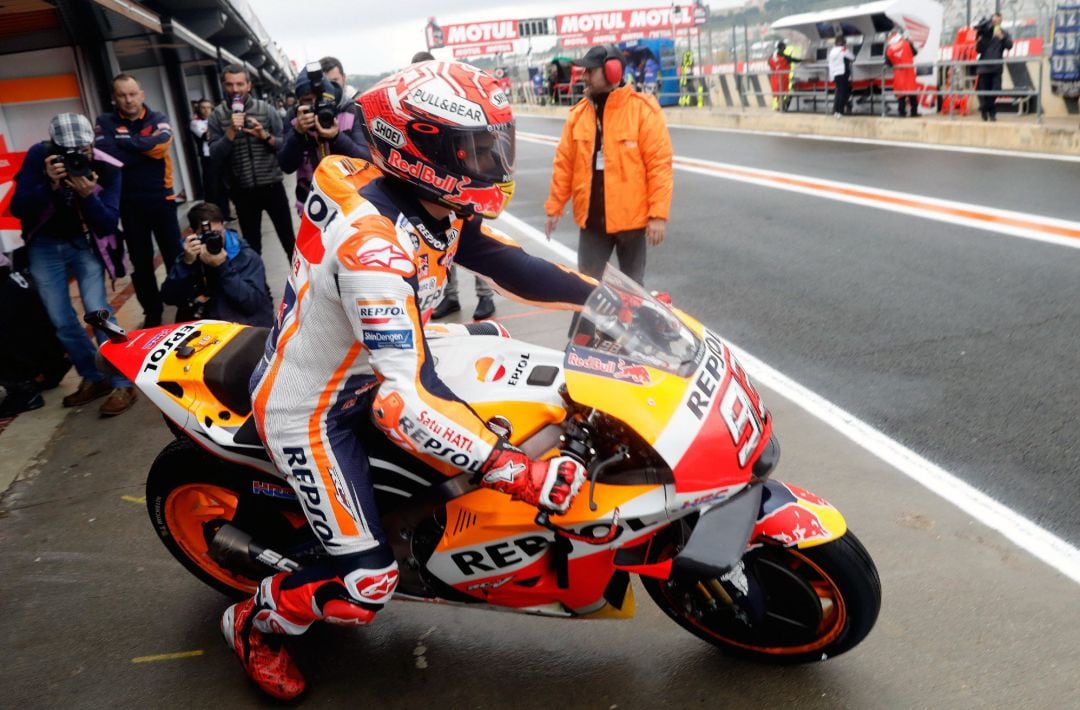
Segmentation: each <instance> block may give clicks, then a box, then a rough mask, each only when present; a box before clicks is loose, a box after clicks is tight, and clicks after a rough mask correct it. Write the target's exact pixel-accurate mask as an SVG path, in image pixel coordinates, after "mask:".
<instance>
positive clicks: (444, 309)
mask: <svg viewBox="0 0 1080 710" xmlns="http://www.w3.org/2000/svg"><path fill="white" fill-rule="evenodd" d="M460 310H461V304H460V303H458V302H457V300H455V299H451V298H444V299H443V300H442V303H440V304H439V305H438V306H436V307H435V310H434V311H432V312H431V317H432V319H434V320H438V319H440V318H445V317H446V316H448V315H450V314H451V313H457V312H458V311H460Z"/></svg>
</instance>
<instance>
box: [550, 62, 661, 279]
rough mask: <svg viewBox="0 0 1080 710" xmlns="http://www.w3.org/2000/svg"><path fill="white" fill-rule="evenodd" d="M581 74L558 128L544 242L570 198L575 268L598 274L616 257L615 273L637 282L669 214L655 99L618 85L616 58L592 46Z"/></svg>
mask: <svg viewBox="0 0 1080 710" xmlns="http://www.w3.org/2000/svg"><path fill="white" fill-rule="evenodd" d="M576 64H577V65H578V66H581V67H584V68H585V85H586V89H585V98H584V99H582V100H581V101H579V102H578V103H577V105H576V106H574V107H573V108H572V109H570V116H569V118H568V119H567V121H566V125H565V126H564V127H563V132H562V138H561V139H560V141H559V147H558V148H557V149H556V150H555V164H554V170H553V174H552V176H551V190H550V194H549V196H548V199H547V202H546V203H545V204H544V209H545V211H546V212H547V215H548V217H547V222H546V224H545V225H544V228H545V229H544V231H545V232H546V233H547V235H548V236H549V237H550V236H551V232H552V231H554V229H555V227H556V225H557V224H558V223H559V218H560V217H561V216H562V213H563V208H564V207H565V206H566V202H567V201H568V200H569V199H571V198H573V206H574V222H575V223H577V225H578V227H579V228H580V229H581V232H580V235H579V238H578V239H579V241H578V269H579V270H580V271H582V272H583V273H586V274H589V275H591V276H600V275H602V274H603V272H604V266H605V264H607V261H608V259H609V258H611V252H612V251H614V252H615V253H616V254H617V255H618V258H619V268H620V269H621V270H622V271H623V272H624V273H625V274H626V275H627V276H629V277H630V278H632V279H634V280H635V281H637V282H638V283H641V284H643V283H644V279H645V245H646V243H648V245H649V246H657V245H658V244H660V243H661V242H663V241H664V234H665V232H666V229H667V220H668V213H669V210H670V208H671V189H672V179H671V136H669V135H668V129H667V124H666V123H665V121H664V114H663V113H662V112H661V111H660V105H659V104H658V103H657V102H656V97H654V96H651V95H648V94H639V93H637V92H635V91H634V88H633V87H631V86H620V84H621V83H622V76H623V69H624V67H623V59H622V53H621V52H619V51H618V50H617V49H616V48H615V47H612V46H604V47H593V48H592V49H590V50H589V51H588V52H587V53H586V54H585V57H584V58H583V59H581V60H580V61H578V62H576Z"/></svg>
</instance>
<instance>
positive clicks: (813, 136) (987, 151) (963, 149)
mask: <svg viewBox="0 0 1080 710" xmlns="http://www.w3.org/2000/svg"><path fill="white" fill-rule="evenodd" d="M515 115H518V116H524V117H526V118H543V119H548V120H557V121H560V122H561V121H563V120H564V119H563V118H562V117H561V116H539V115H533V114H527V113H526V114H515ZM668 126H669V127H670V128H680V129H684V130H688V131H711V132H714V133H743V134H748V135H753V136H771V137H774V138H797V139H799V140H808V141H823V142H826V143H862V144H865V145H881V146H886V147H889V148H915V149H917V150H938V151H944V152H948V153H971V154H975V155H994V156H1001V157H1006V158H1030V159H1032V160H1057V161H1060V162H1064V163H1080V155H1057V154H1055V153H1027V152H1024V151H1022V150H1003V149H1001V148H980V147H976V146H966V145H938V144H934V143H906V142H903V141H887V140H883V139H880V138H852V137H848V136H823V135H820V134H817V133H795V132H791V131H760V130H751V129H749V128H722V127H720V126H690V125H687V124H685V123H670V124H668Z"/></svg>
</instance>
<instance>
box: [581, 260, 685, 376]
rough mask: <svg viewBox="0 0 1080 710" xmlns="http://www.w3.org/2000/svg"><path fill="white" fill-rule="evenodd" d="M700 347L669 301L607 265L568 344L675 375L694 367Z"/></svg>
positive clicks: (682, 373) (682, 374) (683, 374)
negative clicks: (669, 304)
mask: <svg viewBox="0 0 1080 710" xmlns="http://www.w3.org/2000/svg"><path fill="white" fill-rule="evenodd" d="M702 347H703V346H702V342H701V340H700V339H699V338H698V337H697V336H696V335H695V334H694V333H693V332H692V331H691V330H690V329H689V328H687V327H686V325H684V324H683V322H682V321H681V320H679V318H678V316H676V315H675V313H674V312H673V311H672V310H671V307H670V306H668V305H666V304H664V303H661V302H660V301H658V300H657V299H656V298H654V297H652V296H650V295H649V294H648V293H646V292H645V290H644V289H642V288H641V286H639V285H638V284H637V283H635V282H634V281H632V280H631V279H630V278H629V277H627V276H626V275H625V274H623V273H622V272H621V271H619V270H618V269H616V268H614V267H612V266H608V267H607V270H606V271H605V272H604V278H603V280H602V281H601V283H600V285H599V287H597V289H596V290H595V291H593V293H592V295H591V296H589V300H588V301H587V302H586V303H585V308H584V310H583V311H582V312H581V315H580V318H579V319H578V321H577V324H576V326H575V328H574V330H573V333H572V334H571V337H570V346H569V348H570V349H571V350H574V351H577V352H578V353H579V354H580V351H582V350H592V351H596V352H597V353H599V354H601V355H610V356H618V357H620V358H625V359H626V360H629V361H632V362H634V363H638V364H642V365H648V366H649V367H654V368H656V369H658V370H663V371H665V372H670V373H672V374H675V375H678V376H680V377H688V376H690V374H692V373H693V372H694V368H695V366H696V364H697V361H698V359H699V358H700V356H701V352H702ZM601 359H602V360H605V361H606V358H601Z"/></svg>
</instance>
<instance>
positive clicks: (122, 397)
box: [98, 387, 136, 417]
mask: <svg viewBox="0 0 1080 710" xmlns="http://www.w3.org/2000/svg"><path fill="white" fill-rule="evenodd" d="M135 399H136V397H135V388H134V387H117V388H116V389H114V390H113V391H112V393H111V394H110V395H109V398H108V399H106V400H105V401H104V402H102V403H101V408H100V409H98V412H99V413H100V414H101V416H103V417H115V416H116V415H117V414H123V413H124V412H126V411H127V410H129V409H131V405H133V404H135Z"/></svg>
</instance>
